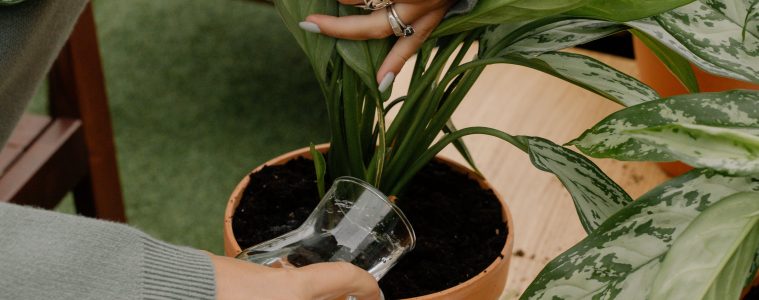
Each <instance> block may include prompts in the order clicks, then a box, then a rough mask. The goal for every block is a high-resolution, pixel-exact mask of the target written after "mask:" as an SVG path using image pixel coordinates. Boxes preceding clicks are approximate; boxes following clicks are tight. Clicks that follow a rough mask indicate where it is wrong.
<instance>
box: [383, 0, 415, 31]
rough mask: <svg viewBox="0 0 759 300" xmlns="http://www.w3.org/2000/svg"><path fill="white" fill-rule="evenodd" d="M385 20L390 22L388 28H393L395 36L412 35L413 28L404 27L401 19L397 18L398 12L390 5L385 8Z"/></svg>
mask: <svg viewBox="0 0 759 300" xmlns="http://www.w3.org/2000/svg"><path fill="white" fill-rule="evenodd" d="M387 20H388V22H390V27H391V28H393V33H394V34H395V36H403V37H410V36H412V35H414V27H411V26H410V25H406V24H404V23H403V21H401V17H399V16H398V12H397V11H395V7H394V6H393V5H392V4H391V5H390V6H388V7H387Z"/></svg>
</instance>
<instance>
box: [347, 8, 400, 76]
mask: <svg viewBox="0 0 759 300" xmlns="http://www.w3.org/2000/svg"><path fill="white" fill-rule="evenodd" d="M360 12H361V10H360V9H358V8H355V7H348V6H345V5H341V6H340V14H341V15H355V14H359V13H360ZM336 49H337V52H338V53H339V54H340V56H341V57H342V58H343V60H344V61H345V63H346V64H347V65H348V66H350V67H351V69H353V70H354V71H355V72H356V74H358V76H359V77H360V78H361V80H362V81H363V83H364V84H365V85H366V86H367V87H369V88H371V89H374V90H376V89H377V85H378V84H377V79H376V77H377V76H376V74H377V70H378V69H379V67H380V65H381V64H382V61H383V59H384V58H385V56H386V55H387V52H388V51H389V49H390V40H389V39H376V40H367V41H353V40H345V39H340V40H338V41H337V45H336Z"/></svg>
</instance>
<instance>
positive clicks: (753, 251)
mask: <svg viewBox="0 0 759 300" xmlns="http://www.w3.org/2000/svg"><path fill="white" fill-rule="evenodd" d="M274 2H275V4H276V6H277V9H278V11H279V13H280V15H281V16H282V18H283V20H284V22H285V24H286V25H287V27H288V28H289V30H290V31H291V32H292V34H293V35H294V37H295V38H296V40H297V41H298V43H299V44H300V46H301V47H302V48H303V50H304V51H305V53H306V54H307V56H308V58H309V60H310V62H311V63H312V65H313V68H314V71H315V75H316V78H317V79H318V81H319V84H320V86H321V89H322V91H323V93H324V96H325V100H326V105H327V108H328V112H329V126H330V129H331V139H330V145H331V146H330V151H329V155H328V158H327V160H326V161H325V160H324V158H323V157H322V156H321V154H319V153H318V152H317V151H315V150H312V153H313V154H314V156H315V165H316V169H317V174H318V178H319V181H320V190H323V185H324V180H325V178H327V177H333V178H334V177H337V176H343V175H350V176H354V177H358V178H362V179H364V180H366V181H368V182H370V183H372V184H374V185H376V186H378V187H379V188H380V189H381V190H383V191H384V192H385V193H388V194H392V195H397V194H399V193H401V192H402V191H403V188H404V186H405V185H406V184H407V183H408V182H409V180H410V179H411V178H412V177H413V176H414V174H416V173H417V172H418V171H419V170H420V169H421V168H422V167H423V166H424V165H425V164H427V163H428V162H429V161H430V160H431V159H432V158H433V157H434V156H435V155H436V154H437V153H438V152H439V151H441V150H442V149H443V148H444V147H446V146H448V145H450V144H453V145H454V146H455V147H456V148H457V149H458V150H459V152H460V153H461V154H462V155H463V157H464V158H465V159H466V160H467V161H468V162H469V163H470V164H471V165H472V167H473V168H474V169H475V170H476V166H475V165H474V159H473V158H472V157H471V155H469V151H468V150H467V148H466V145H465V144H464V143H463V141H462V140H461V138H462V137H464V136H467V135H471V134H486V135H491V136H494V137H497V138H500V139H502V140H504V141H506V142H508V143H510V144H512V145H514V146H516V147H517V148H519V149H521V150H523V151H524V152H526V153H527V154H528V155H529V158H530V160H531V161H532V163H533V164H534V165H535V167H537V168H539V169H541V170H543V171H546V172H550V173H553V174H554V175H556V176H557V177H558V178H559V179H560V180H561V182H562V183H563V184H564V186H565V187H566V188H567V190H568V191H569V193H570V194H571V196H572V199H573V201H574V204H575V207H576V210H577V213H578V216H579V219H580V222H581V224H582V225H583V227H584V229H585V230H586V231H587V232H588V237H587V238H585V239H584V240H582V241H581V242H580V243H578V244H577V245H575V246H574V247H572V248H571V249H570V250H568V251H567V252H565V253H563V254H561V255H560V256H559V257H557V258H556V259H554V260H553V261H552V262H550V263H549V264H548V265H547V266H546V267H545V269H544V270H543V271H542V272H541V273H540V274H539V275H538V277H537V278H536V279H535V281H533V282H532V284H531V285H530V286H529V287H528V288H527V290H526V291H525V293H524V294H523V295H522V296H521V297H522V298H523V299H735V298H737V297H738V295H739V294H740V291H741V289H742V288H743V287H744V286H745V285H746V283H747V282H748V281H749V280H750V278H753V276H754V273H755V271H756V266H757V265H759V262H757V260H758V259H757V258H758V257H759V255H757V252H758V251H759V205H758V204H757V203H759V179H757V176H759V92H757V91H748V90H736V91H728V92H722V93H699V91H698V83H697V82H696V80H695V76H694V75H693V72H692V69H691V64H693V65H696V66H698V67H700V68H701V69H703V70H706V71H708V72H711V73H714V74H717V75H721V76H726V77H731V78H736V79H740V80H745V81H750V82H759V4H757V3H758V2H759V1H757V0H753V1H750V0H699V1H692V0H690V1H683V0H678V1H674V0H672V1H669V0H479V2H478V4H477V6H476V7H475V8H474V10H473V11H471V12H470V13H468V14H465V15H460V16H455V17H452V18H449V19H446V20H444V21H443V22H442V23H441V24H440V25H439V26H438V28H437V29H436V31H435V32H434V33H433V34H432V35H431V37H430V39H429V40H428V41H427V42H426V43H425V44H424V46H423V47H422V48H421V49H420V50H419V52H418V55H417V57H416V60H415V64H414V66H413V73H412V75H411V80H410V82H409V86H408V94H407V95H405V96H403V97H401V98H399V99H389V95H390V92H389V91H387V92H385V93H380V92H379V91H378V89H377V83H376V81H375V77H374V74H375V72H376V70H377V68H378V66H379V64H380V63H381V61H382V59H383V58H384V55H385V54H386V53H387V51H388V49H389V47H390V45H391V44H392V42H393V41H392V39H383V40H372V41H346V40H336V39H333V38H330V37H326V36H323V35H318V34H312V33H307V32H304V31H302V30H300V29H299V28H298V26H297V24H298V22H299V21H302V20H304V19H305V17H306V16H308V15H309V14H315V13H319V14H330V15H336V16H341V15H349V14H359V13H362V12H361V11H360V10H358V9H356V8H353V7H347V6H342V5H339V4H338V3H337V2H336V1H326V0H275V1H274ZM622 31H630V32H632V33H633V34H634V35H635V36H637V37H638V38H640V39H641V40H642V41H643V42H644V43H645V44H646V45H647V46H648V47H649V48H651V49H652V50H653V51H654V53H655V54H656V55H657V56H659V58H661V59H662V61H663V62H664V63H665V65H666V66H667V67H668V68H669V70H670V71H671V72H672V73H673V74H675V75H676V76H677V77H678V78H679V79H680V81H681V82H682V83H683V84H684V85H685V86H686V87H687V88H688V89H689V90H690V91H691V92H692V94H688V95H682V96H677V97H670V98H664V99H662V98H661V97H660V96H659V95H658V94H657V93H656V92H655V91H654V90H652V89H651V88H650V87H648V86H646V85H645V84H643V83H641V82H639V81H638V80H636V79H635V78H633V77H631V76H629V75H627V74H624V73H623V72H620V71H618V70H616V69H614V68H612V67H610V66H608V65H605V64H603V63H602V62H599V61H597V60H595V59H593V58H591V57H588V56H584V55H581V54H576V53H572V52H565V51H562V50H564V49H567V48H571V47H573V46H576V45H579V44H583V43H587V42H590V41H593V40H596V39H599V38H602V37H605V36H608V35H611V34H615V33H618V32H622ZM475 49H476V52H477V54H476V56H475V57H474V58H466V53H467V52H468V51H470V50H475ZM490 64H515V65H521V66H525V67H529V68H533V69H536V70H539V71H542V72H545V73H547V74H550V75H552V76H556V77H558V78H561V79H563V80H566V81H568V82H571V83H573V84H575V85H577V86H579V87H582V88H585V89H587V90H590V91H592V92H594V93H596V94H598V95H601V96H603V97H605V98H607V99H609V100H611V101H614V102H616V103H618V104H620V105H621V106H623V108H622V109H620V110H619V111H618V112H616V113H614V114H612V115H610V116H608V117H607V118H606V119H604V120H603V121H601V122H600V123H598V124H597V125H595V126H593V127H592V128H590V129H588V130H587V131H586V132H585V133H583V134H582V135H581V136H580V137H578V138H577V139H574V140H572V141H570V142H569V143H568V144H567V145H566V146H570V145H572V146H575V147H576V148H577V149H579V150H580V151H581V152H583V153H584V154H586V155H589V156H592V157H597V158H612V159H617V160H625V161H675V160H680V161H684V162H686V163H688V164H690V165H692V166H694V167H696V168H697V169H696V170H694V171H692V172H690V173H688V174H686V175H683V176H681V177H678V178H675V179H672V180H671V181H669V182H666V183H664V184H662V185H661V186H659V187H657V188H655V189H653V190H651V191H650V192H648V193H646V194H645V195H644V196H642V197H641V198H639V199H638V200H636V201H633V200H632V199H631V197H630V196H629V195H628V194H627V193H626V192H625V191H624V190H623V189H622V188H620V187H619V186H618V185H617V184H616V183H614V182H613V181H612V180H611V179H610V178H609V177H608V176H606V175H605V174H604V173H603V171H601V170H600V169H599V168H598V167H597V166H596V165H595V164H593V163H592V162H591V161H590V160H588V159H587V158H586V157H585V156H583V155H581V154H579V153H577V152H575V151H573V150H571V149H569V148H567V147H565V146H561V145H558V144H556V143H554V142H551V141H548V140H546V139H543V138H540V137H531V136H513V135H509V134H507V133H505V132H501V131H498V130H495V129H492V128H486V127H471V128H463V129H457V128H456V127H455V126H454V124H453V123H452V122H451V115H452V114H453V112H454V111H455V110H456V108H457V107H458V105H459V104H460V103H461V102H462V101H463V99H464V97H465V96H466V94H467V92H468V91H469V90H470V89H471V87H472V86H473V85H474V83H475V82H476V80H477V78H478V77H479V75H480V74H481V73H482V72H483V70H484V68H485V67H486V66H488V65H490ZM504 105H506V104H504ZM392 108H398V112H397V115H396V116H395V118H393V119H392V120H387V119H386V117H385V115H386V113H387V112H388V111H389V110H390V109H392Z"/></svg>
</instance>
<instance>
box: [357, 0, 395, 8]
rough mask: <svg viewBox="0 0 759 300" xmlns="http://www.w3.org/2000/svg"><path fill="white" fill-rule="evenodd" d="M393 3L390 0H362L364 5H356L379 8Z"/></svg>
mask: <svg viewBox="0 0 759 300" xmlns="http://www.w3.org/2000/svg"><path fill="white" fill-rule="evenodd" d="M391 5H393V1H390V0H364V5H358V7H360V8H363V9H366V10H380V9H383V8H386V7H389V6H391Z"/></svg>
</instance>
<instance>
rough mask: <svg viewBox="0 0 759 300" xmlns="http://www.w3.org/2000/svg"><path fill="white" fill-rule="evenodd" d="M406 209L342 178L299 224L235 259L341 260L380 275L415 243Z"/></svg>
mask: <svg viewBox="0 0 759 300" xmlns="http://www.w3.org/2000/svg"><path fill="white" fill-rule="evenodd" d="M415 243H416V236H415V234H414V230H413V228H411V224H410V223H409V221H408V219H406V216H404V215H403V212H401V210H400V209H399V208H398V207H397V206H395V204H393V203H391V202H390V201H389V200H388V198H387V197H386V196H385V195H384V194H382V192H380V191H379V190H377V189H376V188H374V187H373V186H372V185H370V184H368V183H366V182H363V181H361V180H359V179H356V178H352V177H340V178H338V179H337V180H335V182H334V183H333V184H332V187H331V188H330V189H329V191H327V193H326V194H325V195H324V198H322V200H321V202H320V203H319V205H318V206H317V207H316V209H315V210H314V211H313V212H312V213H311V215H310V216H309V217H308V219H306V221H305V222H304V223H303V225H301V226H300V227H299V228H298V229H296V230H294V231H291V232H289V233H286V234H284V235H282V236H280V237H277V238H274V239H271V240H269V241H266V242H263V243H260V244H258V245H255V246H253V247H250V248H248V249H245V250H243V251H242V253H240V254H239V255H238V256H237V258H239V259H243V260H247V261H250V262H253V263H257V264H261V265H265V266H270V267H296V268H297V267H302V266H306V265H309V264H313V263H318V262H336V261H343V262H349V263H352V264H353V265H356V266H358V267H360V268H362V269H364V270H367V271H368V272H369V273H371V274H372V276H374V278H376V279H377V280H379V279H380V278H382V276H384V275H385V274H386V273H387V272H388V271H389V270H390V268H392V267H393V266H394V265H395V264H396V263H397V262H398V259H399V258H400V257H401V256H402V255H403V254H405V253H406V252H408V251H410V250H411V249H413V248H414V244H415Z"/></svg>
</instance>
